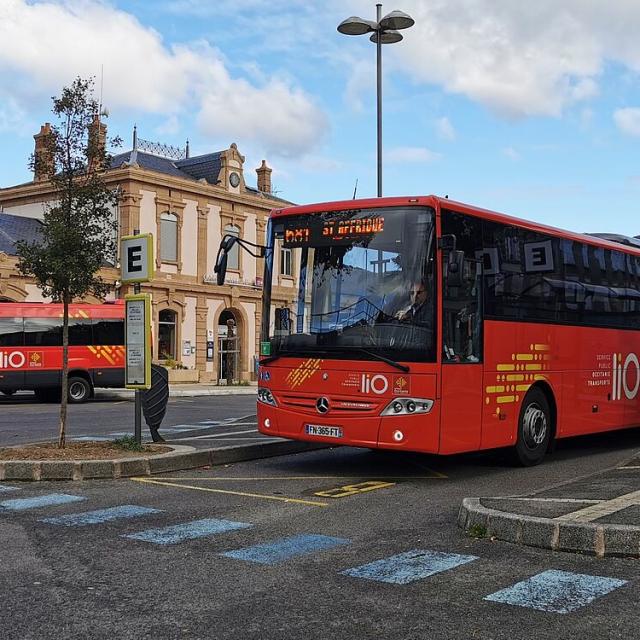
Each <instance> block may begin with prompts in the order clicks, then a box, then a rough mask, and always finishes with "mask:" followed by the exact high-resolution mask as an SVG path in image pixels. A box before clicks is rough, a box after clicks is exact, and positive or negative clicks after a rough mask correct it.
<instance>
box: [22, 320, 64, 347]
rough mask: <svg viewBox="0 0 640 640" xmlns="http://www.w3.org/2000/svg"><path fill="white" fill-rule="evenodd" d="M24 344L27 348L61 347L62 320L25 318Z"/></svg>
mask: <svg viewBox="0 0 640 640" xmlns="http://www.w3.org/2000/svg"><path fill="white" fill-rule="evenodd" d="M24 342H25V345H26V346H27V347H61V346H62V318H25V319H24Z"/></svg>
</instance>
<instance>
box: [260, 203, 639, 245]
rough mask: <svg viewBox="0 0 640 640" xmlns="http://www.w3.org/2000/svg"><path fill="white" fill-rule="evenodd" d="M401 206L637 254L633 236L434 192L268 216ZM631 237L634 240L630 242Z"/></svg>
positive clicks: (287, 210)
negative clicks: (580, 228) (581, 228)
mask: <svg viewBox="0 0 640 640" xmlns="http://www.w3.org/2000/svg"><path fill="white" fill-rule="evenodd" d="M400 206H405V207H406V206H410V207H419V206H431V207H434V208H436V209H437V210H439V209H440V208H447V209H453V210H455V211H459V212H461V213H466V214H469V215H472V216H477V217H480V218H485V219H487V220H492V221H493V222H500V223H502V224H507V225H511V226H514V227H523V228H525V229H529V230H531V231H539V232H540V233H546V234H548V235H551V236H557V237H562V238H566V239H568V240H575V241H577V242H583V243H586V244H591V245H595V246H598V247H603V248H607V249H616V250H618V251H624V252H625V253H632V254H634V255H639V256H640V243H638V240H637V239H635V238H625V236H620V235H618V234H614V233H611V234H605V233H601V234H597V235H596V234H594V235H590V234H587V233H577V232H575V231H567V230H566V229H560V228H558V227H551V226H548V225H545V224H540V223H537V222H532V221H530V220H524V219H522V218H516V217H515V216H509V215H506V214H504V213H498V212H497V211H491V210H489V209H483V208H481V207H476V206H474V205H470V204H465V203H464V202H456V201H455V200H449V199H448V198H442V197H440V196H435V195H428V196H402V197H388V198H366V199H361V200H337V201H335V202H319V203H315V204H306V205H299V206H293V207H284V208H282V209H273V210H272V211H271V216H272V217H274V218H279V217H281V216H293V215H302V214H310V213H317V212H320V211H342V210H345V209H369V208H374V207H375V208H378V207H400ZM625 240H627V241H625ZM634 240H635V242H633V241H634ZM636 243H637V244H636Z"/></svg>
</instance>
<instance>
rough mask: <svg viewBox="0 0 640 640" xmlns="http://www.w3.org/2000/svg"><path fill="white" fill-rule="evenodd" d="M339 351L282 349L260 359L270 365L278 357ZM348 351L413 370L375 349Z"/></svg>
mask: <svg viewBox="0 0 640 640" xmlns="http://www.w3.org/2000/svg"><path fill="white" fill-rule="evenodd" d="M337 351H342V350H341V349H333V350H331V351H329V350H326V349H325V350H319V349H294V350H291V351H281V352H280V353H276V354H274V355H272V356H268V357H267V358H264V359H262V360H260V366H264V365H268V364H270V363H271V362H275V361H276V360H277V359H278V358H282V357H287V356H288V357H294V358H295V357H296V356H297V357H304V356H311V357H313V356H317V355H324V356H327V355H331V354H332V353H336V352H337ZM348 351H357V352H358V353H363V354H364V355H366V356H369V357H370V358H373V359H374V360H380V361H381V362H386V363H387V364H388V365H391V366H392V367H395V368H396V369H399V370H400V371H403V372H404V373H409V371H411V369H410V368H409V367H408V366H407V365H406V364H400V363H399V362H396V361H395V360H391V358H386V357H385V356H381V355H380V354H379V353H375V352H373V351H369V350H368V349H363V348H362V347H355V348H353V347H352V348H349V349H348Z"/></svg>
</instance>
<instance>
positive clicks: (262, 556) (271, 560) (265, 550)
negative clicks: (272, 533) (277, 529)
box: [220, 534, 351, 564]
mask: <svg viewBox="0 0 640 640" xmlns="http://www.w3.org/2000/svg"><path fill="white" fill-rule="evenodd" d="M350 542H351V541H350V540H346V539H345V538H334V537H331V536H322V535H313V534H311V535H299V536H293V537H291V538H282V539H281V540H276V541H275V542H269V543H266V544H258V545H255V546H253V547H246V548H244V549H236V550H234V551H227V552H225V553H221V554H220V555H222V556H224V557H225V558H233V559H235V560H246V561H247V562H257V563H258V564H277V563H279V562H283V561H284V560H289V559H290V558H292V557H294V556H299V555H305V554H309V553H313V552H315V551H324V550H325V549H330V548H332V547H335V546H337V545H342V544H349V543H350Z"/></svg>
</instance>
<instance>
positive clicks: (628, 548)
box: [458, 498, 640, 558]
mask: <svg viewBox="0 0 640 640" xmlns="http://www.w3.org/2000/svg"><path fill="white" fill-rule="evenodd" d="M458 526H459V527H460V528H462V529H464V530H465V531H467V532H468V531H469V530H470V529H471V528H473V527H474V526H476V527H482V528H484V530H485V532H486V533H485V536H486V537H487V538H497V539H498V540H503V541H504V542H513V543H515V544H522V545H526V546H530V547H539V548H542V549H551V550H552V551H571V552H573V553H586V554H589V555H594V556H596V557H598V558H603V557H605V556H614V557H615V556H617V557H635V558H637V557H640V527H635V526H631V525H613V524H611V525H609V524H607V525H603V524H593V523H584V524H579V523H574V522H564V521H561V520H553V519H551V518H536V517H532V516H523V515H517V514H513V513H506V512H504V511H498V510H497V509H489V508H488V507H485V506H483V505H482V503H481V501H480V498H465V499H464V500H463V501H462V506H461V507H460V512H459V513H458Z"/></svg>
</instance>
